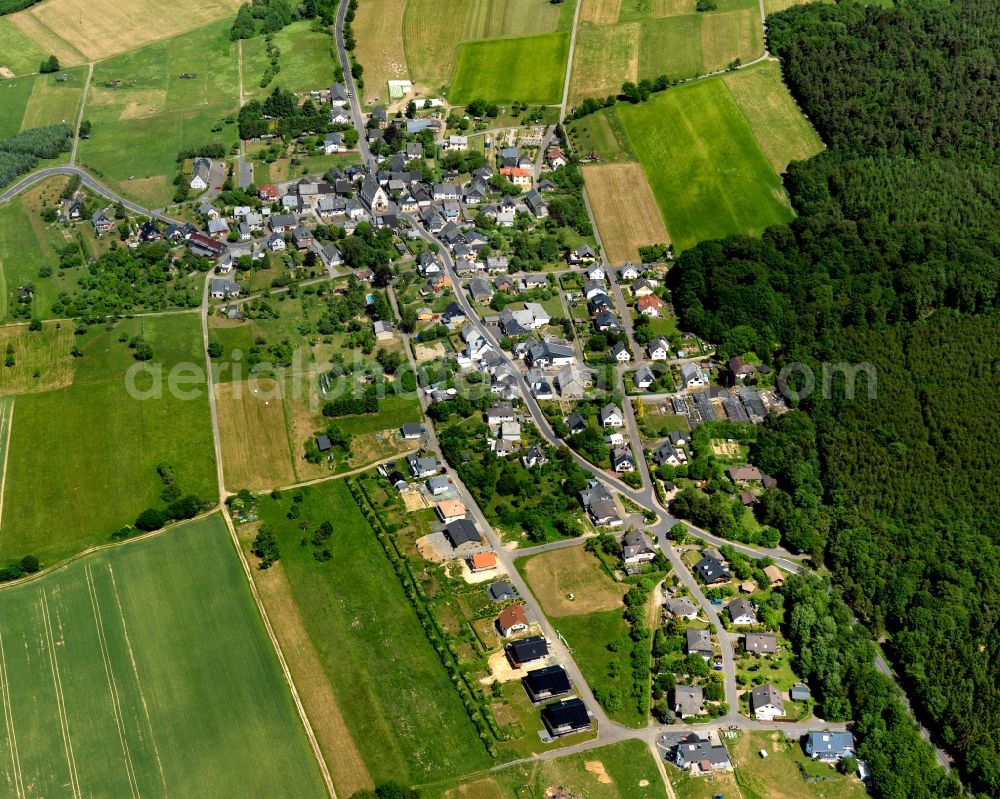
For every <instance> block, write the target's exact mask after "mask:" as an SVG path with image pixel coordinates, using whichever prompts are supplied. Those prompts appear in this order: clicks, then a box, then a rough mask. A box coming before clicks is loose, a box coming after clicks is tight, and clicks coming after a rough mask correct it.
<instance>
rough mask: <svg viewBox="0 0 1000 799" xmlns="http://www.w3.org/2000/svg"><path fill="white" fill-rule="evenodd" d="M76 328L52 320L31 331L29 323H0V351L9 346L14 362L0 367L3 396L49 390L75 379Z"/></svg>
mask: <svg viewBox="0 0 1000 799" xmlns="http://www.w3.org/2000/svg"><path fill="white" fill-rule="evenodd" d="M74 343H75V341H74V336H73V328H72V327H70V326H69V325H59V324H57V323H54V322H50V323H49V324H46V325H44V326H43V327H42V329H41V330H38V331H35V332H32V331H29V330H28V326H27V325H4V326H2V327H0V351H3V352H7V351H8V349H9V350H10V351H11V353H12V354H13V356H14V365H13V366H4V368H3V370H2V371H0V396H2V397H9V396H11V395H13V394H25V393H28V392H32V391H49V390H52V389H56V388H62V387H64V386H68V385H69V384H70V383H71V382H72V381H73V356H72V355H70V351H71V350H72V349H73V345H74Z"/></svg>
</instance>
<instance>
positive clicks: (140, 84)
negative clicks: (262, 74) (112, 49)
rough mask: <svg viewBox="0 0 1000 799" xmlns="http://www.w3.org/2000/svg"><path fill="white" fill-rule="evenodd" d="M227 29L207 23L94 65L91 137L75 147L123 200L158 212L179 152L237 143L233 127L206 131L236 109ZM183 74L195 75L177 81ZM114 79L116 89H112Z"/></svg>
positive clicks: (225, 25)
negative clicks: (144, 205)
mask: <svg viewBox="0 0 1000 799" xmlns="http://www.w3.org/2000/svg"><path fill="white" fill-rule="evenodd" d="M230 24H231V22H230V21H228V20H226V21H222V22H218V23H213V24H211V25H208V26H206V27H204V28H201V29H199V30H197V31H193V32H191V33H187V34H184V35H182V36H178V37H177V38H175V39H170V40H167V41H164V42H159V43H157V44H153V45H149V46H147V47H143V48H140V49H138V50H133V51H132V52H130V53H126V54H124V55H120V56H116V57H114V58H111V59H108V60H107V61H102V62H100V63H99V64H97V65H96V66H95V67H94V77H93V82H92V84H91V89H90V92H89V95H88V98H87V108H86V117H87V118H88V119H90V121H91V122H92V123H93V132H92V134H91V137H90V138H89V139H86V140H84V141H82V142H81V143H80V152H79V158H80V161H81V162H82V163H83V164H84V165H86V166H88V167H91V168H92V169H93V170H94V171H95V172H96V173H97V174H98V175H99V176H101V177H103V178H105V179H107V181H108V182H109V183H110V184H111V185H112V186H113V187H116V188H118V189H120V190H121V191H122V193H124V194H126V195H127V196H130V197H134V198H135V199H137V200H139V201H141V202H143V203H147V204H150V205H152V206H154V207H158V206H160V205H164V204H166V202H167V201H169V199H170V198H171V196H172V195H173V186H172V185H171V182H172V181H173V178H174V174H175V173H176V158H177V153H178V152H179V151H180V150H182V149H187V148H191V147H197V146H199V145H202V144H207V143H210V142H223V143H224V144H226V145H231V144H233V143H235V142H236V136H237V133H236V125H235V124H228V125H223V126H222V128H221V130H218V131H213V130H212V128H213V127H215V126H216V125H217V124H219V123H221V122H222V120H223V118H224V117H225V116H227V115H228V114H233V113H235V112H236V110H237V106H238V91H239V76H238V64H237V52H236V45H235V44H234V43H233V42H231V41H229V34H228V31H229V26H230ZM185 73H191V74H194V75H196V77H195V78H193V79H188V78H181V75H182V74H185ZM248 79H249V78H248ZM258 80H259V77H258ZM115 81H121V84H120V85H117V86H114V85H111V84H114V82H115Z"/></svg>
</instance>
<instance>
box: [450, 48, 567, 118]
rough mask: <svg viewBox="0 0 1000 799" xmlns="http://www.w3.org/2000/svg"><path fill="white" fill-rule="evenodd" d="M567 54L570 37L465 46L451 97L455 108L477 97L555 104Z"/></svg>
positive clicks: (502, 101) (557, 99)
mask: <svg viewBox="0 0 1000 799" xmlns="http://www.w3.org/2000/svg"><path fill="white" fill-rule="evenodd" d="M568 53H569V35H568V34H566V33H550V34H547V35H545V36H528V37H524V38H517V39H496V40H493V41H483V42H465V43H464V44H463V45H462V47H461V51H460V53H459V56H458V68H457V69H456V71H455V79H454V82H453V83H452V86H451V91H450V92H449V95H448V99H449V101H450V102H452V103H453V104H456V105H464V104H465V103H468V102H469V101H470V100H473V99H475V98H482V99H484V100H487V101H489V102H497V103H506V102H513V101H515V100H519V101H521V102H523V103H535V104H543V105H550V104H557V103H559V102H560V100H561V99H562V89H563V78H564V77H565V73H566V59H567V55H568Z"/></svg>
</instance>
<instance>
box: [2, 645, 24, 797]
mask: <svg viewBox="0 0 1000 799" xmlns="http://www.w3.org/2000/svg"><path fill="white" fill-rule="evenodd" d="M0 693H2V700H3V720H4V727H5V728H6V730H7V746H8V747H9V748H10V759H11V768H12V770H13V773H14V790H15V791H17V795H18V797H19V799H23V797H24V796H25V792H24V780H23V779H22V777H21V758H20V756H19V755H18V752H17V732H16V730H15V729H14V714H13V709H12V707H11V698H10V685H9V684H8V682H7V657H6V655H5V654H4V650H3V635H0Z"/></svg>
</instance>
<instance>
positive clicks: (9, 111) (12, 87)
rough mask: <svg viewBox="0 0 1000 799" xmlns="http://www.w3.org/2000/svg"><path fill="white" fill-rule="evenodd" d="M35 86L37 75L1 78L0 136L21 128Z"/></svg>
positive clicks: (8, 134) (2, 136)
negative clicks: (9, 78)
mask: <svg viewBox="0 0 1000 799" xmlns="http://www.w3.org/2000/svg"><path fill="white" fill-rule="evenodd" d="M0 19H2V17H0ZM34 88H35V77H34V76H31V75H29V76H27V77H24V78H14V79H13V80H0V138H6V137H7V136H13V135H14V134H15V133H17V132H18V131H19V130H20V129H21V120H22V119H24V110H25V109H26V108H27V107H28V100H29V99H31V92H32V90H33V89H34Z"/></svg>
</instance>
